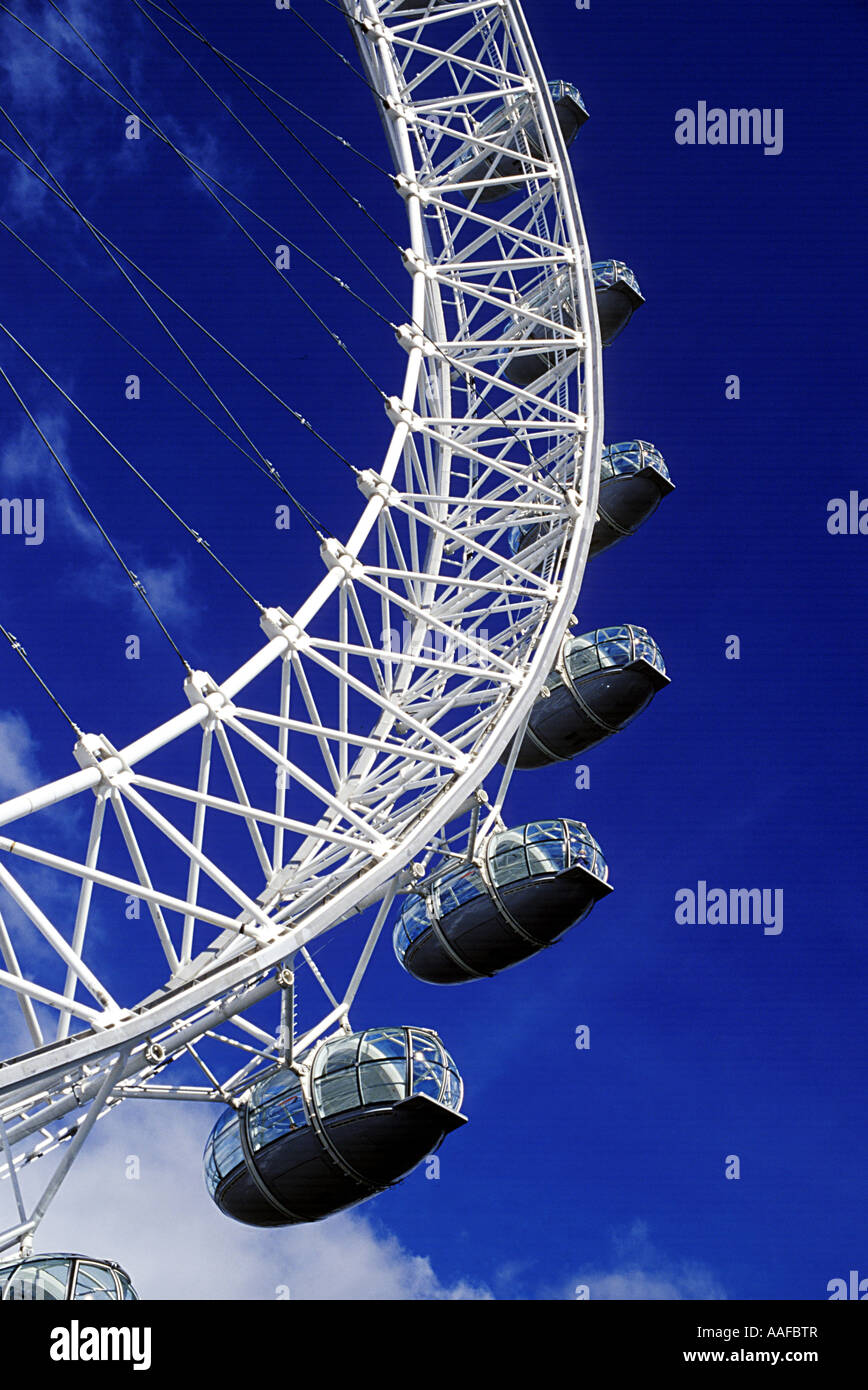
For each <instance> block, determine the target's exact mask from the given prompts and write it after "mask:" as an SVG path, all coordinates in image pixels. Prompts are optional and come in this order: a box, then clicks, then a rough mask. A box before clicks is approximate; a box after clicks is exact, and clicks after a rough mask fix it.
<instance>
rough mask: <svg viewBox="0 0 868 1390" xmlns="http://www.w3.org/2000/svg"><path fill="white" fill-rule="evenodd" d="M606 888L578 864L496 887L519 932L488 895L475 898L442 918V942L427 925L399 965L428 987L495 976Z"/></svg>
mask: <svg viewBox="0 0 868 1390" xmlns="http://www.w3.org/2000/svg"><path fill="white" fill-rule="evenodd" d="M610 891H611V889H610V888H609V885H608V884H606V883H602V882H601V881H600V880H599V879H597V878H595V877H594V875H593V874H589V873H587V872H586V871H585V870H584V869H581V868H575V869H568V870H567V871H566V872H565V873H563V874H558V875H557V876H556V877H552V878H548V879H533V880H529V881H528V880H525V881H522V882H519V883H517V884H516V885H514V886H513V887H508V888H504V889H501V890H500V897H501V899H502V901H503V905H504V907H505V908H506V912H508V914H509V916H510V917H513V918H515V920H516V922H518V924H519V926H520V927H521V932H519V931H517V930H516V928H515V927H514V926H513V925H512V923H511V922H510V921H509V919H508V918H507V916H506V915H505V914H502V913H501V912H500V911H499V910H498V906H497V904H496V903H495V901H494V900H493V899H492V898H489V897H482V898H477V899H475V900H474V901H472V902H469V903H466V904H464V906H462V907H460V908H458V910H457V911H455V912H451V913H449V914H448V916H446V917H444V918H443V919H442V921H441V922H440V924H439V925H440V933H441V934H442V938H443V939H442V940H441V938H440V936H438V934H437V933H436V932H435V931H434V930H433V928H432V930H430V931H427V932H425V933H424V934H423V935H422V936H421V937H419V938H418V940H417V941H415V942H413V943H412V945H411V946H410V947H409V948H408V950H407V953H406V955H405V957H404V967H405V969H406V970H408V971H409V973H410V974H411V975H412V976H414V978H415V979H417V980H423V981H424V982H425V983H426V984H432V985H455V984H463V983H465V982H466V981H467V980H478V979H481V978H484V977H485V976H489V975H496V974H497V973H498V972H499V971H501V970H507V969H509V967H510V966H513V965H518V964H519V963H520V962H521V961H523V960H527V959H529V957H530V956H535V955H536V954H537V952H538V951H541V950H543V949H544V948H545V947H546V946H550V945H552V944H553V943H554V942H555V941H556V940H557V938H558V937H560V936H562V935H563V933H564V932H565V931H567V930H568V929H569V928H570V927H572V926H575V925H576V924H577V923H578V922H581V921H582V919H583V918H585V917H587V915H588V913H589V912H590V911H591V908H592V907H593V906H594V904H595V903H596V902H598V901H599V899H600V898H602V897H604V896H605V895H606V894H607V893H609V892H610ZM528 938H530V939H528ZM444 941H445V945H444Z"/></svg>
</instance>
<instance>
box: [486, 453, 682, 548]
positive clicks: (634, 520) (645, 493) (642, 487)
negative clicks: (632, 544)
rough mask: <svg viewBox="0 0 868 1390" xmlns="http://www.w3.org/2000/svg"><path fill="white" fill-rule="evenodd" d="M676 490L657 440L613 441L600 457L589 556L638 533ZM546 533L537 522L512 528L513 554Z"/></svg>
mask: <svg viewBox="0 0 868 1390" xmlns="http://www.w3.org/2000/svg"><path fill="white" fill-rule="evenodd" d="M674 490H675V484H674V483H673V481H672V479H671V477H670V475H669V469H668V468H667V467H666V464H665V463H664V461H663V456H662V454H661V453H660V452H659V450H658V449H655V447H654V445H653V444H647V443H646V442H645V440H643V439H630V440H627V442H626V443H623V444H610V445H609V446H608V448H605V449H604V450H603V453H602V456H601V460H600V491H599V495H598V498H597V519H596V521H595V523H594V529H593V531H592V533H591V544H590V547H589V550H588V559H589V560H592V559H593V558H594V556H595V555H599V554H600V553H601V552H602V551H603V550H608V548H609V546H611V545H614V544H615V543H616V541H620V540H623V539H624V537H625V536H632V535H633V533H634V531H638V529H639V527H640V526H641V525H642V523H643V522H644V521H647V520H648V518H649V517H650V516H653V514H654V512H656V510H657V508H658V507H659V506H660V503H661V502H662V501H663V498H664V497H665V496H666V495H667V493H669V492H673V491H674ZM543 533H544V531H543V527H542V526H541V525H540V523H539V522H536V521H522V522H520V523H519V524H518V525H517V526H513V527H511V528H510V531H509V534H508V537H507V539H508V544H509V550H510V554H512V555H518V553H519V551H521V550H527V549H529V548H530V546H532V545H533V544H534V542H535V541H537V540H539V538H540V536H542V535H543Z"/></svg>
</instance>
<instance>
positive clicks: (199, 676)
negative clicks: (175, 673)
mask: <svg viewBox="0 0 868 1390" xmlns="http://www.w3.org/2000/svg"><path fill="white" fill-rule="evenodd" d="M184 694H185V695H186V696H187V699H188V700H189V701H190V704H191V705H198V704H203V705H207V707H208V709H209V710H210V712H211V714H232V713H233V710H234V708H235V707H234V705H233V704H232V701H231V700H230V699H229V698H228V696H226V695H224V694H223V691H222V690H221V689H220V687H219V685H218V684H217V682H216V681H215V680H214V678H213V676H209V675H208V672H207V671H193V672H192V674H191V675H189V676H188V677H187V679H186V680H185V681H184Z"/></svg>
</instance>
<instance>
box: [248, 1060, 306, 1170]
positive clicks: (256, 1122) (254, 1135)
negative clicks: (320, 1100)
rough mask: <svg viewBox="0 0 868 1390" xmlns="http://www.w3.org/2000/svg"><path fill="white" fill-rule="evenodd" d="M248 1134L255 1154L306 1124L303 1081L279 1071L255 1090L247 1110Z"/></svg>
mask: <svg viewBox="0 0 868 1390" xmlns="http://www.w3.org/2000/svg"><path fill="white" fill-rule="evenodd" d="M247 1114H248V1133H249V1135H250V1146H251V1148H252V1149H253V1151H254V1152H257V1151H258V1150H259V1149H263V1148H265V1146H266V1144H270V1143H271V1142H272V1140H274V1139H281V1138H283V1136H284V1135H285V1134H286V1133H287V1131H289V1130H293V1129H303V1128H304V1127H305V1125H306V1124H307V1114H306V1112H305V1108H304V1098H303V1096H302V1093H301V1081H300V1080H299V1078H298V1077H297V1076H296V1075H295V1073H294V1072H291V1071H286V1070H283V1071H279V1072H277V1073H276V1074H275V1075H274V1076H272V1077H269V1079H268V1080H267V1081H263V1082H262V1083H261V1085H260V1086H258V1087H257V1088H256V1091H255V1092H254V1095H253V1096H252V1097H251V1104H250V1105H249V1107H248V1111H247Z"/></svg>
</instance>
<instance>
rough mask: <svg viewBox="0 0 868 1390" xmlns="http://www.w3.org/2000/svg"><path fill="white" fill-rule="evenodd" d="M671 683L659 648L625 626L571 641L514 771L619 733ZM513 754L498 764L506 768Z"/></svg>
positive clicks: (563, 649)
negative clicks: (504, 765)
mask: <svg viewBox="0 0 868 1390" xmlns="http://www.w3.org/2000/svg"><path fill="white" fill-rule="evenodd" d="M668 684H669V677H668V676H667V674H666V668H665V666H664V665H663V657H662V656H661V654H660V648H659V647H658V646H657V643H656V642H655V641H654V639H653V637H650V636H649V635H648V633H647V632H646V631H645V628H644V627H633V626H632V625H630V624H624V625H623V626H621V627H603V628H598V629H597V630H596V631H595V632H586V633H584V634H583V636H581V637H569V636H568V637H567V638H566V640H565V641H564V643H563V644H562V646H561V651H560V655H559V656H558V660H557V663H556V665H555V668H554V670H553V671H552V672H551V674H550V675H549V676H548V677H547V679H546V683H545V685H544V686H543V689H542V691H541V692H540V696H539V698H538V699H537V700H536V702H535V703H534V706H533V708H532V710H531V713H530V718H529V720H528V723H527V727H526V729H525V732H524V735H523V737H522V741H521V744H520V746H519V751H518V756H517V758H516V761H515V766H516V767H519V768H532V767H549V766H550V765H551V764H552V763H556V762H562V761H563V760H564V759H565V758H573V757H575V756H576V754H577V753H584V752H585V751H586V750H587V749H588V748H593V747H594V746H595V745H596V744H598V743H602V742H603V740H604V739H607V738H610V737H611V736H612V734H616V733H618V732H620V730H621V729H624V728H626V727H627V725H628V724H629V723H631V722H632V720H634V719H635V718H636V716H637V715H638V714H641V712H642V710H643V709H645V708H646V706H647V705H649V704H650V703H651V701H652V700H653V698H654V696H655V695H656V693H657V691H658V690H662V689H663V687H664V686H667V685H668ZM508 757H509V749H507V751H506V752H505V753H504V754H503V755H502V757H501V759H500V761H501V762H502V763H505V762H506V761H507V759H508Z"/></svg>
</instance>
